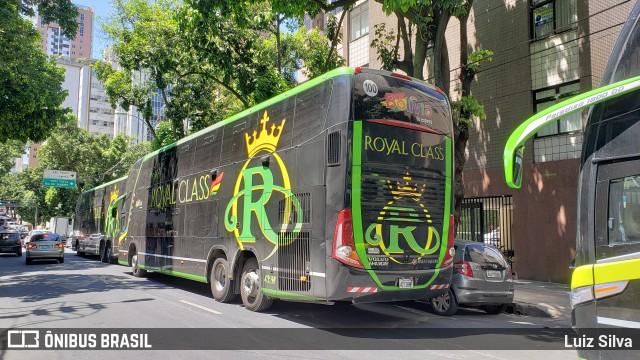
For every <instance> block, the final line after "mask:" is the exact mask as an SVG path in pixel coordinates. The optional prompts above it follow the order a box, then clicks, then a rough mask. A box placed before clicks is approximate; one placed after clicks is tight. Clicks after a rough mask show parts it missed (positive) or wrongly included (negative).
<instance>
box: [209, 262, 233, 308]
mask: <svg viewBox="0 0 640 360" xmlns="http://www.w3.org/2000/svg"><path fill="white" fill-rule="evenodd" d="M209 279H210V283H211V294H212V295H213V298H214V299H215V300H216V301H218V302H221V303H226V302H230V301H232V300H234V299H235V298H236V297H237V294H234V292H233V284H232V283H231V279H229V262H227V260H226V259H224V258H217V259H216V261H214V262H213V266H212V267H211V273H210V274H209Z"/></svg>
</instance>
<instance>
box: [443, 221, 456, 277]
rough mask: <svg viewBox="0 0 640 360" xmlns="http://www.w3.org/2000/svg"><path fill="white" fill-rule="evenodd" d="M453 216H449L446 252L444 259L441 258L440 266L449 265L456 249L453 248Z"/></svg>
mask: <svg viewBox="0 0 640 360" xmlns="http://www.w3.org/2000/svg"><path fill="white" fill-rule="evenodd" d="M454 221H455V218H454V217H453V215H451V216H450V217H449V236H448V237H447V250H446V251H447V252H446V253H445V254H444V259H443V260H442V267H447V266H449V265H451V263H452V262H453V255H455V253H456V250H455V249H454V248H453V242H454V239H453V238H454V232H455V226H454V225H455V224H454Z"/></svg>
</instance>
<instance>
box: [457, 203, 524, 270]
mask: <svg viewBox="0 0 640 360" xmlns="http://www.w3.org/2000/svg"><path fill="white" fill-rule="evenodd" d="M512 215H513V201H512V198H511V196H510V195H503V196H491V197H479V198H466V199H464V200H462V212H461V214H460V218H459V219H458V233H457V236H456V237H457V238H458V239H464V240H473V241H480V242H484V243H487V244H491V245H494V246H495V247H497V248H499V249H500V251H502V253H503V254H504V255H505V257H506V258H507V260H509V262H510V263H512V262H513V256H514V253H513V238H512V236H511V234H512V232H511V225H512V223H513V216H512Z"/></svg>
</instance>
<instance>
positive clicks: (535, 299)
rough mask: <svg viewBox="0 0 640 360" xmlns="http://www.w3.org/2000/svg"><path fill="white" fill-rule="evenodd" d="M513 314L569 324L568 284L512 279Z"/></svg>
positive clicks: (511, 310)
mask: <svg viewBox="0 0 640 360" xmlns="http://www.w3.org/2000/svg"><path fill="white" fill-rule="evenodd" d="M514 283H515V294H514V298H513V306H512V308H511V309H509V311H510V312H513V313H514V314H522V315H527V316H539V317H548V318H554V319H557V320H560V321H561V322H562V323H564V324H565V325H566V326H571V304H570V302H569V285H565V284H557V283H548V282H542V281H533V280H514Z"/></svg>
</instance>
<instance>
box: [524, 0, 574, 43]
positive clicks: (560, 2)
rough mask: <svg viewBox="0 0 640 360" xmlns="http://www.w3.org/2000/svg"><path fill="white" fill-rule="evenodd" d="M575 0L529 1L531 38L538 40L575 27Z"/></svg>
mask: <svg viewBox="0 0 640 360" xmlns="http://www.w3.org/2000/svg"><path fill="white" fill-rule="evenodd" d="M577 21H578V13H577V10H576V0H531V26H532V27H531V29H532V31H531V37H532V38H533V39H540V38H544V37H547V36H549V35H553V34H555V33H559V32H562V31H565V30H569V29H573V28H575V27H576V26H577Z"/></svg>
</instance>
